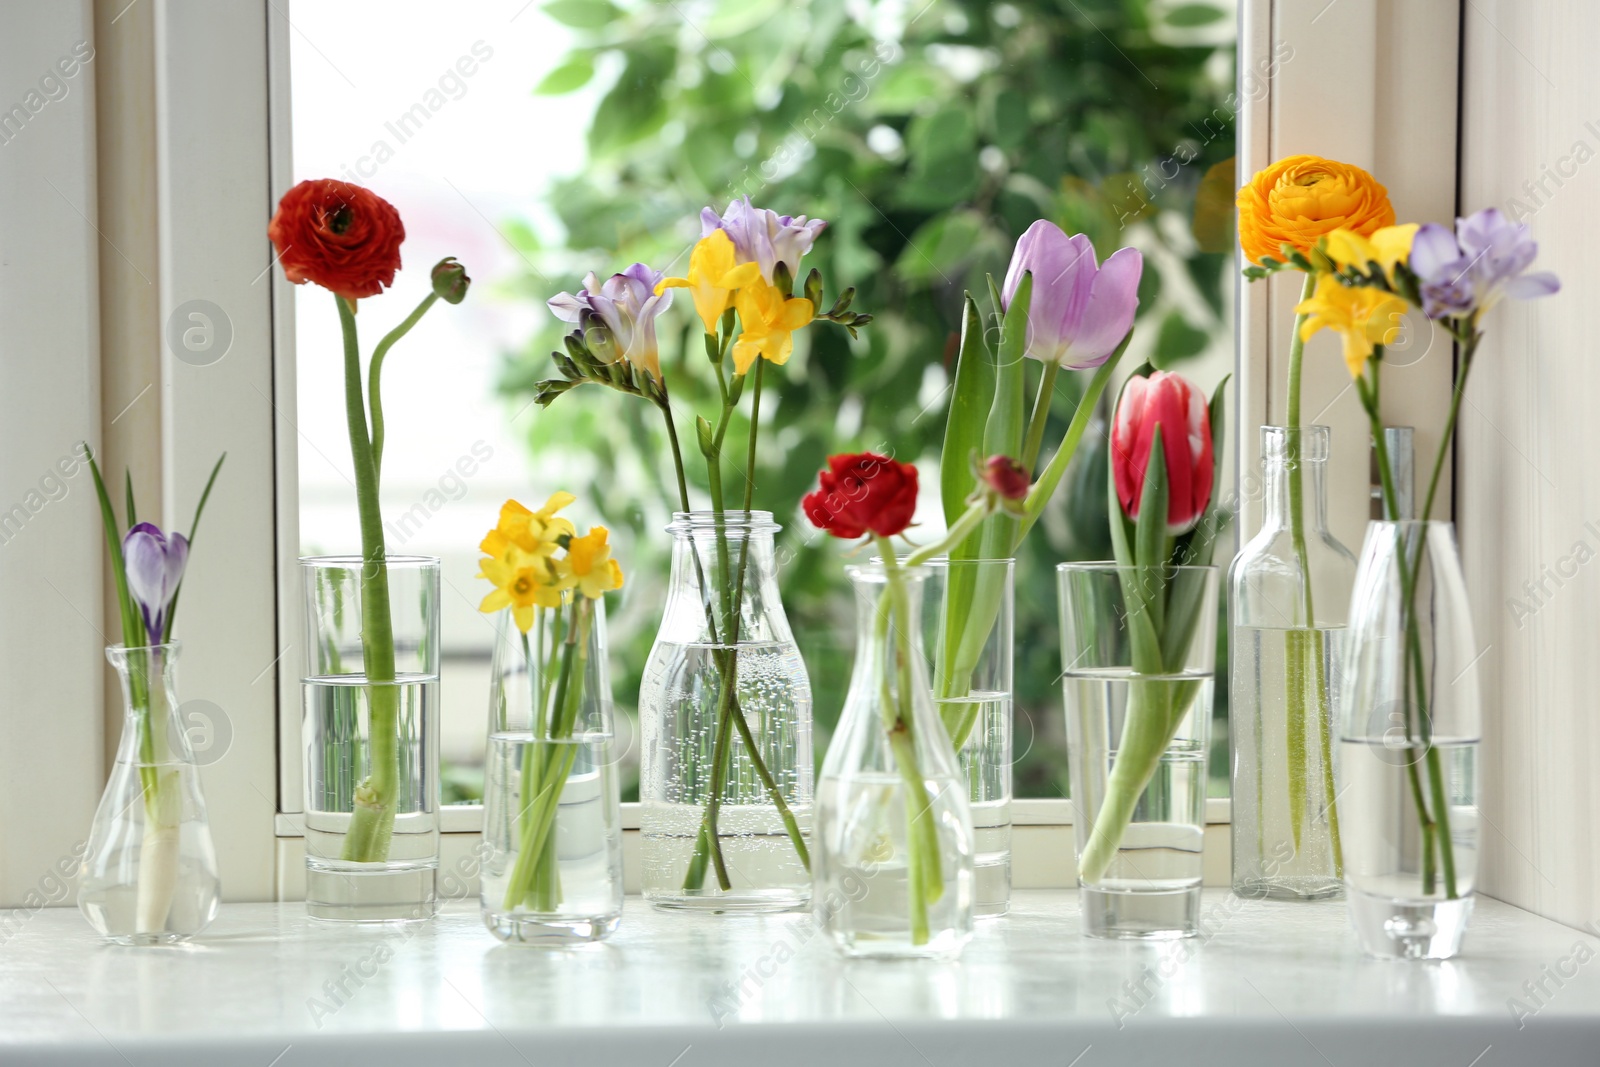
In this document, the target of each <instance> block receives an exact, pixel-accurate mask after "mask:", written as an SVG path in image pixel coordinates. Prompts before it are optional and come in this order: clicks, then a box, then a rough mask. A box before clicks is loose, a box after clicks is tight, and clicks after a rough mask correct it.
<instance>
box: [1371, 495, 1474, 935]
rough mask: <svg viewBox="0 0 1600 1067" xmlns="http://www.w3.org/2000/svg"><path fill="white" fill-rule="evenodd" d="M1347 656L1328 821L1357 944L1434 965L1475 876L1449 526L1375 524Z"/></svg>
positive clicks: (1467, 619)
mask: <svg viewBox="0 0 1600 1067" xmlns="http://www.w3.org/2000/svg"><path fill="white" fill-rule="evenodd" d="M1355 590H1356V591H1355V596H1354V598H1353V599H1352V601H1351V605H1350V633H1349V636H1348V638H1347V644H1346V646H1345V664H1346V669H1347V672H1348V673H1347V675H1346V679H1345V683H1346V684H1345V689H1344V693H1343V702H1342V706H1341V709H1340V721H1339V740H1340V749H1341V752H1340V765H1339V790H1340V794H1339V813H1340V815H1341V817H1342V819H1341V826H1342V828H1343V830H1344V846H1345V847H1344V860H1345V871H1344V877H1345V885H1346V888H1347V889H1348V892H1349V899H1350V917H1351V919H1352V920H1353V922H1354V925H1355V928H1356V936H1357V938H1358V939H1359V940H1360V942H1361V947H1362V948H1363V949H1364V950H1365V951H1366V952H1367V953H1368V954H1369V955H1373V956H1380V957H1400V958H1405V959H1446V958H1448V957H1450V956H1454V955H1455V954H1456V953H1457V952H1458V951H1460V948H1461V938H1462V935H1463V933H1465V931H1466V927H1467V920H1468V919H1469V918H1470V917H1471V915H1472V901H1473V889H1474V886H1475V884H1476V881H1477V872H1478V774H1477V768H1478V741H1479V738H1480V736H1481V734H1482V722H1481V715H1480V706H1481V698H1480V694H1479V687H1478V662H1479V660H1481V659H1482V658H1483V652H1482V650H1481V649H1479V647H1478V642H1477V641H1476V640H1475V639H1474V637H1473V633H1472V605H1471V604H1470V603H1469V601H1468V599H1467V586H1466V579H1465V578H1464V576H1463V575H1462V573H1461V558H1460V556H1459V555H1458V553H1457V551H1456V539H1455V527H1454V525H1453V524H1451V523H1448V522H1373V523H1370V524H1368V526H1367V537H1366V541H1365V543H1364V544H1363V545H1362V548H1361V568H1360V570H1359V571H1358V572H1357V575H1356V584H1355Z"/></svg>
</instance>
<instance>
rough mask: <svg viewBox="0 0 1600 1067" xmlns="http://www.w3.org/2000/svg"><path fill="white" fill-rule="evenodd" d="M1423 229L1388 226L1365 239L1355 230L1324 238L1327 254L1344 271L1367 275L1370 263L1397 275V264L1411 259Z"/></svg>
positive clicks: (1406, 226)
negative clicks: (1395, 267)
mask: <svg viewBox="0 0 1600 1067" xmlns="http://www.w3.org/2000/svg"><path fill="white" fill-rule="evenodd" d="M1419 229H1421V227H1420V226H1418V225H1417V224H1416V223H1415V222H1407V223H1405V224H1403V225H1400V226H1385V227H1383V228H1382V229H1381V230H1375V231H1373V233H1372V235H1371V236H1369V237H1363V236H1362V235H1361V234H1359V233H1357V232H1356V231H1354V230H1348V229H1339V230H1334V231H1333V232H1332V233H1330V234H1328V236H1327V237H1325V238H1324V241H1325V242H1326V244H1325V245H1324V246H1323V247H1324V251H1326V252H1327V253H1328V258H1329V259H1331V260H1333V262H1334V263H1335V264H1337V265H1338V267H1339V269H1340V270H1344V269H1345V268H1346V267H1355V268H1356V269H1357V270H1359V271H1361V272H1362V273H1363V274H1365V273H1366V271H1367V264H1368V263H1377V264H1378V266H1380V267H1382V268H1383V273H1384V274H1385V275H1387V276H1389V277H1391V278H1392V277H1393V276H1394V265H1395V264H1396V263H1404V262H1405V261H1406V260H1407V259H1409V258H1410V257H1411V241H1412V239H1413V238H1414V237H1416V235H1417V230H1419Z"/></svg>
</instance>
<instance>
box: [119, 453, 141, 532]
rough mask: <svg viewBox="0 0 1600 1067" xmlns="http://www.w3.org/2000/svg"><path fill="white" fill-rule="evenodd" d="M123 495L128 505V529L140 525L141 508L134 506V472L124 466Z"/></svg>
mask: <svg viewBox="0 0 1600 1067" xmlns="http://www.w3.org/2000/svg"><path fill="white" fill-rule="evenodd" d="M122 497H123V500H124V501H125V502H126V503H127V506H128V529H130V530H131V529H133V528H134V527H135V526H137V525H139V509H138V508H136V507H134V506H133V472H132V471H131V470H129V469H128V468H127V467H123V468H122Z"/></svg>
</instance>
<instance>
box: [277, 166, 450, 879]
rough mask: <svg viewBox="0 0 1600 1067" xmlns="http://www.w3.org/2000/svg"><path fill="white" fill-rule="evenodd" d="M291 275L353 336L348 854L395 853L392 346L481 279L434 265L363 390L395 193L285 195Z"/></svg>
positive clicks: (392, 245)
mask: <svg viewBox="0 0 1600 1067" xmlns="http://www.w3.org/2000/svg"><path fill="white" fill-rule="evenodd" d="M267 236H268V237H269V238H270V239H271V240H272V244H273V246H274V247H275V248H276V250H277V254H278V261H279V263H280V264H281V265H282V266H283V272H284V275H285V277H287V278H288V279H289V281H291V282H293V283H295V284H296V285H303V284H305V283H306V282H313V283H315V284H317V285H320V286H322V287H323V288H324V289H327V290H328V291H329V292H331V293H333V295H334V303H335V304H336V305H337V306H338V309H339V326H340V329H341V331H342V333H343V337H344V400H345V421H346V427H347V430H348V432H349V437H350V458H351V462H352V465H353V467H354V470H355V484H356V505H357V507H358V509H359V511H360V516H361V557H362V560H363V564H364V565H363V567H362V573H361V616H362V617H361V651H362V656H363V664H364V668H365V674H366V680H367V682H368V683H369V685H370V687H371V690H370V696H371V702H372V710H371V715H372V722H371V731H372V737H371V750H372V767H371V770H370V773H369V774H368V776H367V778H366V780H365V781H363V782H361V783H360V785H359V786H357V788H356V790H355V797H354V802H353V808H354V810H353V814H352V817H351V820H350V828H349V830H348V831H347V833H346V835H345V839H344V845H343V855H342V858H343V859H345V860H349V861H353V862H358V863H375V862H381V861H383V860H385V859H387V858H388V856H389V844H390V839H391V837H392V835H393V832H394V818H395V801H396V794H397V789H398V783H399V774H400V768H399V758H400V757H399V747H398V745H397V743H396V737H397V732H398V713H399V701H400V689H399V687H398V686H395V685H393V684H391V683H393V682H394V680H395V644H394V626H393V620H392V619H391V617H390V611H389V573H388V569H387V567H386V566H385V561H386V559H387V557H388V552H387V549H386V547H385V544H384V534H383V516H382V514H381V512H380V510H379V506H378V487H379V479H380V475H381V472H382V470H383V445H384V422H383V394H382V381H383V364H384V358H385V357H386V356H387V355H388V354H389V350H390V349H391V348H393V347H394V345H395V343H396V342H398V341H399V340H400V339H401V338H402V337H404V336H405V335H406V334H407V333H409V332H410V331H411V328H412V327H414V326H415V325H416V324H417V323H418V322H419V321H420V320H421V319H422V316H423V315H425V314H427V313H428V309H429V308H431V307H433V305H434V304H435V303H437V302H438V301H440V300H443V301H444V302H445V303H447V304H459V303H461V301H462V300H464V299H466V295H467V288H468V286H469V285H470V284H471V281H472V279H470V278H468V277H467V272H466V269H465V268H464V267H462V265H461V264H460V263H458V262H456V260H455V258H454V257H446V258H445V259H442V260H440V261H439V262H438V263H437V264H435V265H434V268H433V275H432V278H433V290H432V292H430V293H429V294H428V295H427V296H426V297H424V298H423V299H422V301H421V303H419V304H418V305H417V306H416V308H414V309H413V310H412V312H411V314H409V315H407V316H406V317H405V319H403V320H402V321H401V322H400V324H399V325H397V326H395V327H394V329H392V330H390V331H389V332H388V333H387V334H385V335H384V337H383V339H382V340H380V341H379V342H378V344H377V346H376V347H375V348H374V349H373V350H372V358H371V360H370V361H369V362H368V366H367V371H366V375H365V377H366V391H365V393H363V391H362V377H363V375H362V367H361V342H360V339H359V337H358V336H357V332H356V301H358V300H360V299H363V298H365V297H370V296H377V295H378V294H380V293H382V292H383V290H384V289H385V288H386V287H388V286H389V285H392V284H393V283H394V274H395V271H397V270H399V269H400V244H401V242H403V241H404V240H405V237H406V231H405V226H404V225H403V224H402V223H401V221H400V213H399V212H397V211H396V210H395V209H394V205H392V204H390V203H389V202H388V201H387V200H384V199H383V198H382V197H380V196H378V195H377V194H375V193H373V192H372V191H371V190H369V189H364V188H362V187H361V186H359V185H352V184H350V183H348V182H342V181H337V180H335V179H332V178H323V179H319V180H314V181H303V182H300V183H299V184H298V185H296V186H295V187H294V188H292V189H290V190H289V191H288V192H287V193H285V194H284V197H283V199H282V200H281V201H280V202H279V204H278V210H277V212H276V213H275V214H274V215H273V216H272V222H271V224H270V225H269V226H268V227H267Z"/></svg>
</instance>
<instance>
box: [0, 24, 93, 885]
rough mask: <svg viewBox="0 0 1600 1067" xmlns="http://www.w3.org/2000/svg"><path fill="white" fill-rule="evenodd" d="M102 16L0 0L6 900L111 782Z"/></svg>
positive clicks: (61, 844) (44, 863) (1, 827)
mask: <svg viewBox="0 0 1600 1067" xmlns="http://www.w3.org/2000/svg"><path fill="white" fill-rule="evenodd" d="M92 23H93V17H92V12H91V9H90V5H89V3H88V2H87V0H81V2H64V3H51V4H38V3H33V2H30V0H0V25H3V26H4V27H5V29H4V31H3V32H0V679H3V680H4V681H3V684H0V753H3V754H5V755H6V756H7V757H17V756H21V757H22V758H8V759H7V760H6V767H5V773H4V774H3V775H0V906H11V905H26V906H32V905H33V903H34V900H36V899H38V898H30V896H29V893H30V891H39V890H40V889H41V887H45V889H46V890H48V887H49V886H53V885H55V884H56V883H55V882H54V881H46V880H47V879H50V878H51V876H52V874H53V873H55V872H56V871H58V870H60V867H59V866H58V865H59V864H61V863H62V862H63V861H65V863H66V865H68V866H71V865H72V863H71V856H72V852H73V846H74V845H75V844H76V843H78V842H81V841H82V840H83V839H84V837H85V836H86V835H87V833H88V830H89V822H90V819H91V818H92V816H93V815H94V807H95V803H96V802H97V801H98V800H99V797H100V789H101V785H102V783H103V782H104V778H103V776H102V773H101V772H102V766H101V763H102V749H101V739H102V734H103V730H102V719H101V708H102V705H101V692H102V690H101V682H102V678H103V676H104V670H105V661H104V659H103V658H102V656H101V648H102V647H103V646H104V645H105V644H106V640H105V637H104V636H103V635H102V633H101V627H102V622H101V616H100V605H101V585H100V575H101V558H102V554H103V553H104V551H105V549H104V547H103V542H102V540H101V533H100V520H99V511H98V508H97V506H96V504H95V498H94V489H93V483H92V482H91V481H90V476H89V472H88V469H87V467H85V466H84V465H82V464H81V463H78V464H74V463H72V462H71V461H72V460H75V458H76V452H75V446H76V444H77V442H79V441H80V440H88V441H91V442H98V440H99V437H100V434H99V427H100V376H99V361H100V348H99V290H98V282H97V279H98V273H99V272H98V258H99V253H98V247H99V241H100V238H99V236H98V235H97V233H96V231H95V224H94V220H95V217H96V190H95V121H94V115H95V110H94V99H95V65H94V62H93V60H92V58H90V59H88V61H87V62H84V61H83V59H82V57H92V55H93V43H94V27H93V24H92ZM75 47H76V48H77V49H78V52H77V54H76V56H74V51H73V50H74V48H75ZM63 57H71V58H76V59H79V62H78V63H77V66H76V69H75V71H74V73H73V74H72V75H71V76H70V77H68V76H63V75H62V74H61V73H60V72H59V71H58V69H57V67H56V63H57V61H58V60H61V59H63ZM66 69H73V64H71V63H69V64H68V65H67V68H66ZM41 80H47V81H46V84H45V86H43V87H41V85H40V83H41ZM30 93H31V94H32V95H31V96H30V95H29V94H30ZM13 107H19V108H22V109H24V113H25V115H26V118H19V117H15V116H14V115H13V113H12V109H13ZM42 307H47V308H50V309H51V313H50V314H48V315H41V314H39V309H40V308H42ZM64 460H65V461H68V462H66V463H65V465H64V466H62V467H61V468H59V469H58V468H57V466H56V465H57V463H58V462H62V461H64ZM68 471H70V472H71V473H70V474H69V473H67V472H68ZM116 639H117V638H116V637H115V636H113V637H112V640H116ZM47 895H53V894H47ZM59 899H60V898H56V900H57V902H58V901H59Z"/></svg>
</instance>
